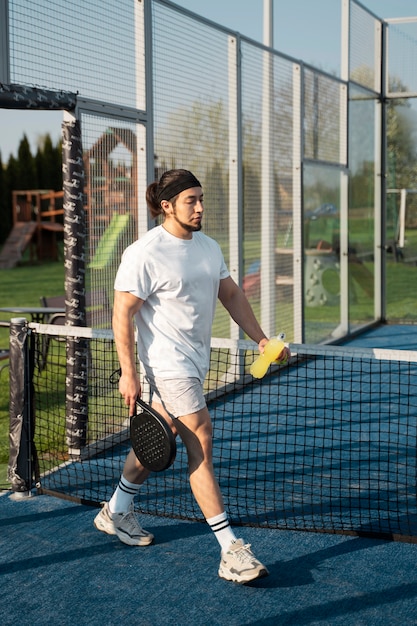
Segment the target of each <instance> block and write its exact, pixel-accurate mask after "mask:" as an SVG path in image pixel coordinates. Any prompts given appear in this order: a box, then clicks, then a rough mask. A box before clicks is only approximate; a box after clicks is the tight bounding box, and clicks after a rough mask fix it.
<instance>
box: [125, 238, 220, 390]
mask: <svg viewBox="0 0 417 626" xmlns="http://www.w3.org/2000/svg"><path fill="white" fill-rule="evenodd" d="M228 276H229V271H228V269H227V267H226V264H225V261H224V258H223V254H222V252H221V249H220V246H219V245H218V244H217V242H215V241H214V240H213V239H211V238H210V237H207V235H204V234H203V233H201V232H195V233H193V237H192V239H179V238H178V237H175V236H174V235H171V234H170V233H168V232H167V231H166V230H165V229H164V228H163V226H157V227H155V228H153V229H151V230H150V231H149V232H147V233H146V235H144V236H143V237H141V238H140V239H139V240H138V241H136V242H135V243H133V244H132V245H130V246H129V247H128V248H126V250H125V251H124V253H123V256H122V261H121V263H120V267H119V270H118V272H117V275H116V280H115V284H114V288H115V289H116V290H117V291H128V292H130V293H132V294H133V295H135V296H137V297H138V298H141V299H142V300H144V303H143V305H142V306H141V308H140V310H139V312H138V313H137V314H136V315H135V321H136V326H137V329H138V350H139V356H140V359H141V361H142V363H143V365H144V366H145V369H146V370H147V371H148V372H150V373H151V374H152V375H153V376H154V377H159V378H165V379H169V378H171V379H172V378H188V377H197V378H199V379H200V380H201V381H203V380H204V378H205V376H206V374H207V371H208V368H209V363H210V338H211V328H212V324H213V318H214V313H215V309H216V302H217V297H218V293H219V283H220V280H221V279H223V278H227V277H228Z"/></svg>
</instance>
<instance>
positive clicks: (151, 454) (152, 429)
mask: <svg viewBox="0 0 417 626" xmlns="http://www.w3.org/2000/svg"><path fill="white" fill-rule="evenodd" d="M121 374H122V370H121V369H117V370H115V371H114V372H113V373H112V374H111V375H110V378H109V380H110V382H111V384H112V385H116V384H117V383H118V382H119V380H120V376H121ZM130 442H131V444H132V448H133V451H134V453H135V454H136V456H137V458H138V459H139V461H140V462H141V463H142V465H143V467H146V469H148V470H150V471H151V472H163V471H164V470H166V469H168V467H169V466H170V465H172V463H173V462H174V459H175V456H176V454H177V444H176V442H175V437H174V433H173V432H172V430H171V429H170V427H169V426H168V424H167V423H166V421H165V420H164V418H163V417H162V415H160V414H159V413H158V411H155V409H153V408H152V407H151V406H149V404H147V403H146V402H144V401H143V400H141V399H140V398H138V399H137V400H136V413H135V415H133V416H132V417H131V418H130Z"/></svg>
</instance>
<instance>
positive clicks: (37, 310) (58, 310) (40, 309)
mask: <svg viewBox="0 0 417 626" xmlns="http://www.w3.org/2000/svg"><path fill="white" fill-rule="evenodd" d="M0 312H2V313H16V314H18V315H21V316H22V317H24V316H25V315H30V316H31V318H32V322H38V323H39V324H43V323H44V322H45V318H46V321H47V320H48V318H49V317H50V316H51V315H57V314H61V315H65V308H64V307H55V306H54V307H53V306H4V307H0Z"/></svg>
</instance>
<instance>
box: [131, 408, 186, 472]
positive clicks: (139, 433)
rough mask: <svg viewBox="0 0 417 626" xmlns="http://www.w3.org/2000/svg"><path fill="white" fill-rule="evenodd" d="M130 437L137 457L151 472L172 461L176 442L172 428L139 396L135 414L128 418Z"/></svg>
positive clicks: (166, 466) (167, 465)
mask: <svg viewBox="0 0 417 626" xmlns="http://www.w3.org/2000/svg"><path fill="white" fill-rule="evenodd" d="M130 439H131V443H132V448H133V450H134V452H135V454H136V456H137V458H138V459H139V461H140V462H141V463H142V465H143V467H146V469H148V470H150V471H151V472H162V471H164V470H166V469H168V467H169V466H170V465H172V463H173V462H174V459H175V455H176V453H177V444H176V442H175V437H174V434H173V432H172V430H171V429H170V427H169V426H168V424H167V423H166V421H165V420H164V418H163V417H162V415H160V414H159V413H158V412H157V411H155V409H153V408H152V407H151V406H149V404H147V403H146V402H144V401H143V400H141V399H140V398H138V399H137V400H136V415H133V416H132V417H131V418H130Z"/></svg>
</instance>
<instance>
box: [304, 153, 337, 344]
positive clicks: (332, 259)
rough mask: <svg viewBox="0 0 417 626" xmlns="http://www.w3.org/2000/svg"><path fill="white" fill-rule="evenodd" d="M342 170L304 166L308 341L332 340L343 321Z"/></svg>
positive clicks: (306, 335) (305, 287)
mask: <svg viewBox="0 0 417 626" xmlns="http://www.w3.org/2000/svg"><path fill="white" fill-rule="evenodd" d="M339 207H340V170H339V169H338V168H335V167H334V168H333V167H323V166H320V165H306V166H305V167H304V293H305V341H306V342H307V343H315V342H319V341H322V340H324V339H326V337H328V336H329V335H330V334H331V333H332V331H333V330H335V329H336V328H337V326H338V325H339V322H340V221H339V220H340V215H339Z"/></svg>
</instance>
